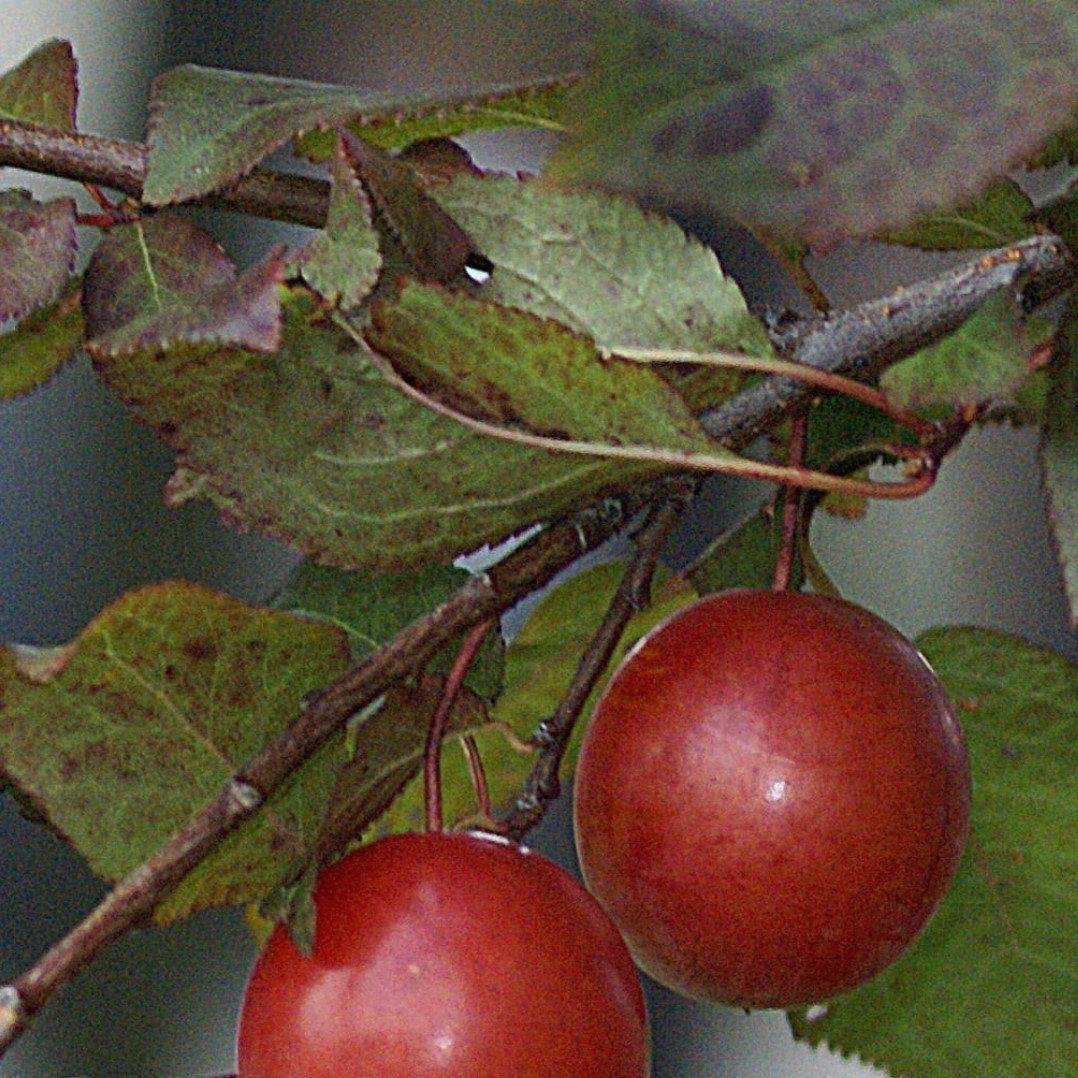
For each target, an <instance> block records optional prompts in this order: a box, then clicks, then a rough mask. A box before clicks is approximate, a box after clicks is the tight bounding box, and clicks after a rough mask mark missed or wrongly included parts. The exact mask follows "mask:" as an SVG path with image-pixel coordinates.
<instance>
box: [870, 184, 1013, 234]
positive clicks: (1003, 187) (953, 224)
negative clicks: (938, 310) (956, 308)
mask: <svg viewBox="0 0 1078 1078" xmlns="http://www.w3.org/2000/svg"><path fill="white" fill-rule="evenodd" d="M1032 211H1033V203H1032V202H1031V201H1030V200H1029V197H1028V196H1027V195H1026V194H1025V192H1024V191H1023V190H1022V189H1021V188H1020V187H1019V186H1018V185H1017V184H1016V183H1015V182H1014V181H1013V180H1006V179H1005V180H997V181H996V182H995V183H993V184H992V185H991V186H990V187H989V188H988V189H987V190H986V191H985V192H984V193H983V194H982V195H980V196H979V197H977V198H976V199H974V200H973V201H971V202H966V203H964V204H963V205H961V206H955V207H954V208H952V209H948V210H944V211H942V212H940V213H931V214H928V215H927V216H923V217H919V218H917V219H916V220H915V221H913V222H912V223H911V224H909V225H908V226H907V227H906V228H899V229H892V230H890V231H887V232H884V233H882V234H881V235H879V236H877V237H876V238H877V239H879V240H881V241H882V242H884V243H899V244H902V245H903V246H905V247H923V248H925V249H927V250H931V251H961V250H966V249H969V248H976V247H1003V246H1005V245H1006V244H1008V243H1014V242H1016V241H1018V240H1020V239H1024V238H1025V237H1026V236H1028V235H1029V234H1030V225H1029V220H1028V214H1030V213H1031V212H1032Z"/></svg>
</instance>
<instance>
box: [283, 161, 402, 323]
mask: <svg viewBox="0 0 1078 1078" xmlns="http://www.w3.org/2000/svg"><path fill="white" fill-rule="evenodd" d="M338 147H339V148H338V151H337V153H336V154H335V156H334V158H333V163H332V165H331V168H330V174H331V175H332V177H333V186H332V189H331V190H330V196H329V209H328V211H327V214H326V225H325V229H324V230H323V231H322V232H319V233H317V234H316V235H315V237H314V239H312V240H311V241H310V243H308V244H307V246H306V247H305V248H304V249H303V250H302V251H300V252H299V253H298V255H297V261H298V262H299V263H300V272H301V273H302V274H303V279H304V280H305V281H306V282H307V283H308V284H309V285H310V286H311V288H313V289H314V290H315V291H316V292H317V293H318V294H319V295H320V296H322V298H323V299H326V300H328V301H329V302H330V303H334V304H339V305H340V306H341V307H343V308H345V309H346V310H347V309H349V308H352V307H357V306H358V305H359V304H360V303H361V302H362V301H363V300H364V299H366V297H367V296H368V295H369V294H370V291H371V289H372V288H374V286H375V283H376V282H377V280H378V271H379V270H380V269H381V267H382V256H381V255H380V254H379V252H378V234H377V233H376V232H375V231H374V227H373V225H372V224H371V204H370V202H369V201H368V200H367V193H366V192H365V191H364V190H363V184H362V183H361V182H360V180H359V177H358V176H357V175H356V173H355V170H354V169H353V168H352V166H351V163H350V162H349V160H348V157H347V154H346V153H345V151H344V147H343V145H341V144H340V143H338Z"/></svg>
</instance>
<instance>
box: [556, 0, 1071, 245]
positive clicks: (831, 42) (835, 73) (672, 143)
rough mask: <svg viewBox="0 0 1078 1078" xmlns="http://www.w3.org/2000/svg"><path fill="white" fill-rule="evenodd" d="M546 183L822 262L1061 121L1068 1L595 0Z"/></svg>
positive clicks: (969, 193) (1067, 109) (1019, 156)
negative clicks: (755, 237) (592, 41)
mask: <svg viewBox="0 0 1078 1078" xmlns="http://www.w3.org/2000/svg"><path fill="white" fill-rule="evenodd" d="M588 6H589V8H593V9H596V10H597V11H598V15H599V22H600V29H599V32H598V48H597V53H596V60H595V63H594V66H593V71H592V74H591V76H590V79H589V80H588V82H587V83H586V84H585V86H584V88H583V91H582V92H581V93H580V94H579V95H578V96H577V99H576V108H575V111H574V110H573V109H572V108H571V109H570V111H569V115H568V120H569V126H570V128H571V130H572V135H571V137H570V139H569V140H568V142H567V143H566V144H565V145H564V146H563V147H562V149H561V151H560V153H559V154H558V155H557V158H556V162H555V166H554V168H553V172H554V174H555V175H556V176H557V177H558V178H560V179H578V180H585V181H588V182H592V183H595V184H598V185H601V186H606V187H610V188H615V189H619V190H628V191H632V192H634V193H637V194H641V195H645V196H648V197H652V198H660V199H664V200H666V201H673V202H675V203H677V204H679V205H683V206H686V207H695V208H698V209H704V210H712V211H720V212H723V213H726V214H729V215H731V216H733V217H735V218H737V219H738V220H740V221H741V222H743V223H745V224H748V225H750V226H754V227H758V228H765V229H771V230H773V231H776V232H779V233H784V234H791V235H793V236H794V237H796V238H800V239H805V240H807V241H809V242H810V243H811V244H812V245H814V246H826V245H829V244H832V243H834V242H835V241H837V240H838V239H840V238H842V237H843V236H849V235H864V234H871V233H876V232H879V231H881V230H883V229H886V228H894V227H898V226H900V225H903V224H905V223H907V222H908V221H909V220H911V219H912V218H914V217H916V216H917V215H919V214H923V213H927V212H930V211H934V210H938V209H943V208H946V207H948V206H953V205H956V204H958V203H961V202H963V201H965V200H967V199H969V198H972V197H973V196H975V195H977V194H978V193H979V192H980V191H982V190H983V189H984V188H985V187H986V186H987V184H988V183H989V182H990V181H991V180H993V179H996V178H997V177H999V176H1000V175H1002V174H1003V173H1005V172H1006V171H1007V170H1008V169H1009V168H1010V167H1011V166H1013V165H1015V164H1017V163H1019V162H1021V161H1023V160H1026V159H1028V158H1030V157H1031V156H1032V155H1034V154H1035V153H1037V151H1038V150H1039V149H1040V148H1041V147H1042V146H1043V145H1044V144H1045V142H1046V140H1047V139H1048V138H1049V137H1050V136H1051V135H1053V134H1054V133H1055V132H1057V131H1059V130H1060V129H1061V128H1063V127H1065V126H1066V125H1067V124H1068V123H1071V122H1073V119H1074V115H1075V109H1076V106H1078V15H1076V14H1075V6H1074V3H1073V0H950V2H947V3H938V2H930V0H868V2H864V3H857V4H850V3H843V2H840V0H827V2H823V3H816V4H813V5H812V6H811V17H807V9H806V6H805V5H804V4H802V3H795V2H792V0H781V2H780V0H736V2H733V3H724V4H707V5H694V6H692V7H691V8H690V7H686V6H682V5H677V4H675V3H672V2H665V3H664V2H655V0H648V2H644V0H634V2H630V0H604V2H601V3H596V4H591V5H588Z"/></svg>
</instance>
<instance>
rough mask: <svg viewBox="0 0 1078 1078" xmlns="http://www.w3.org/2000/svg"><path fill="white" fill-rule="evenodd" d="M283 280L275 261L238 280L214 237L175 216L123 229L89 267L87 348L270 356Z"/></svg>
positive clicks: (97, 352)
mask: <svg viewBox="0 0 1078 1078" xmlns="http://www.w3.org/2000/svg"><path fill="white" fill-rule="evenodd" d="M282 274H283V267H282V265H281V262H280V260H279V259H278V258H277V257H275V256H271V257H270V259H269V260H268V261H266V262H264V263H262V264H261V265H258V266H254V267H252V268H251V269H249V270H247V271H246V272H245V273H242V274H240V275H238V276H237V274H236V267H235V265H234V264H233V262H232V259H231V258H229V257H228V255H227V254H225V252H224V251H223V250H222V249H221V248H220V247H219V246H218V245H217V243H216V241H215V240H214V239H213V237H212V236H210V235H209V233H207V232H204V231H203V230H202V229H201V228H199V227H198V226H197V225H196V224H194V223H193V222H192V221H190V220H188V219H187V218H186V217H181V216H179V215H177V214H174V213H162V214H158V215H157V216H154V217H149V218H146V219H145V220H141V221H136V222H134V223H133V224H128V225H120V226H118V227H116V228H113V229H111V230H110V231H109V233H108V234H107V235H106V236H105V238H104V239H103V240H102V241H101V243H100V244H99V245H98V247H97V250H96V251H94V254H93V257H92V258H91V259H90V264H89V266H87V268H86V279H85V283H84V284H83V289H82V299H83V311H84V313H85V316H86V332H87V337H88V338H89V339H88V340H87V342H86V348H87V350H88V351H89V352H90V353H91V355H93V356H95V357H102V356H120V355H130V354H131V353H133V352H138V351H142V350H147V349H160V348H168V347H170V346H173V345H176V344H178V343H185V344H209V343H213V344H232V345H239V346H241V347H244V348H252V349H257V350H260V351H273V350H274V349H275V348H276V347H277V346H278V344H279V343H280V298H279V295H278V285H279V284H280V282H281V278H282Z"/></svg>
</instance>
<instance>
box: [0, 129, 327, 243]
mask: <svg viewBox="0 0 1078 1078" xmlns="http://www.w3.org/2000/svg"><path fill="white" fill-rule="evenodd" d="M4 165H9V166H11V167H12V168H23V169H26V170H27V171H29V172H42V173H45V174H46V175H49V176H60V177H62V178H64V179H68V180H78V181H80V182H82V183H89V184H93V185H95V186H98V187H111V188H112V189H113V190H114V191H120V192H122V193H123V194H125V195H130V196H131V197H132V198H136V199H140V198H142V185H143V184H144V183H145V181H146V147H145V146H143V145H141V144H140V143H138V142H125V141H123V140H121V139H110V138H101V137H100V136H96V135H76V134H72V133H71V132H69V131H57V130H54V129H53V128H51V127H40V126H39V125H37V124H30V123H22V122H19V121H16V120H4V121H0V166H4ZM197 204H198V205H200V206H214V207H216V208H217V209H222V210H234V211H236V212H238V213H248V214H251V215H253V216H255V217H268V218H270V219H272V220H274V221H291V222H292V223H294V224H297V225H309V226H310V227H311V228H321V227H322V225H324V224H325V223H326V209H327V207H328V206H329V184H328V183H327V182H326V181H325V180H319V179H316V178H314V177H310V176H296V175H292V174H289V173H284V172H275V171H273V170H271V169H266V168H256V169H254V170H253V171H251V172H250V173H248V174H247V175H246V176H244V177H243V178H242V179H240V180H237V181H236V182H235V183H234V184H232V185H231V186H229V187H228V188H226V189H224V190H222V191H217V192H215V193H214V194H212V195H207V196H206V197H205V198H201V199H199V200H198V201H197Z"/></svg>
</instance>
